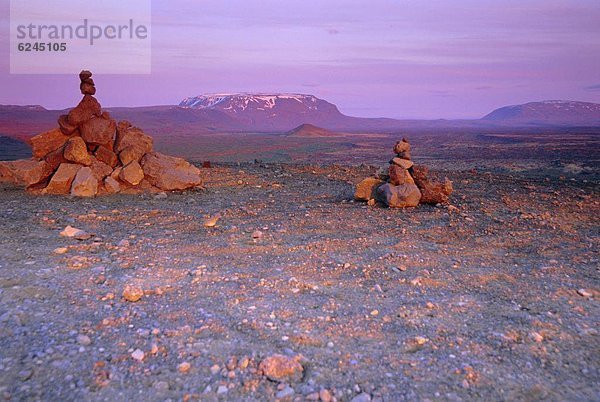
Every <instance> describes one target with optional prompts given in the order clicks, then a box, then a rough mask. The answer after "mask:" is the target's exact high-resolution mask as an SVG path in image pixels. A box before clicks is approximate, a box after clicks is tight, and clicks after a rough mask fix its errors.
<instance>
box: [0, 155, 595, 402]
mask: <svg viewBox="0 0 600 402" xmlns="http://www.w3.org/2000/svg"><path fill="white" fill-rule="evenodd" d="M372 171H373V169H372V168H370V167H340V166H303V165H263V164H247V165H239V166H220V167H216V168H212V169H204V170H203V173H204V174H205V176H206V190H205V191H195V192H188V193H181V194H167V196H166V197H160V196H159V197H156V196H152V195H141V196H140V195H118V196H113V197H100V198H97V199H90V200H81V199H72V198H66V197H35V196H31V195H28V194H26V193H24V192H22V191H21V190H19V189H14V188H11V187H2V188H0V202H1V204H2V208H1V210H0V223H1V225H0V226H1V228H2V231H1V232H0V398H4V399H6V400H61V401H66V400H109V401H113V400H186V401H188V400H225V399H226V400H261V401H262V400H275V399H280V400H284V401H291V400H319V399H320V400H324V401H327V400H337V401H350V400H353V398H356V399H355V401H368V400H380V401H382V400H383V401H402V400H411V401H413V400H437V399H441V400H561V401H562V400H578V401H583V400H598V399H600V387H599V386H598V378H600V372H599V371H600V369H599V364H598V362H600V342H599V340H598V327H597V325H598V322H599V319H600V308H599V304H598V297H599V294H600V293H599V291H600V284H599V280H598V258H599V256H598V249H599V244H598V243H599V238H598V227H599V226H598V223H599V222H598V220H599V219H598V217H599V216H600V197H599V192H598V185H597V184H594V183H589V182H588V183H584V182H581V181H571V180H559V179H550V180H544V179H543V178H540V179H523V178H519V177H518V176H509V175H502V174H495V173H494V174H492V173H477V172H467V171H463V172H460V171H456V172H445V174H447V175H448V176H449V177H450V179H452V180H453V181H454V183H455V195H453V198H452V205H453V206H452V207H448V206H438V207H434V206H422V207H419V208H417V209H409V210H390V209H387V208H383V207H381V206H377V205H376V206H373V207H369V206H366V205H365V204H362V203H355V202H353V201H352V194H353V183H356V182H358V181H359V180H360V179H361V178H363V177H365V176H366V175H368V174H369V173H370V172H372ZM442 173H444V172H442ZM217 215H218V217H219V219H218V220H217V222H216V224H215V225H214V226H212V227H206V226H205V222H206V221H207V219H209V218H211V217H215V216H217ZM209 220H210V219H209ZM213 221H214V219H213ZM67 225H71V226H73V227H76V228H78V229H82V230H84V231H86V232H88V233H90V234H93V235H94V236H92V237H91V238H89V239H87V240H76V239H74V238H67V237H62V236H60V235H59V233H60V231H61V230H62V229H64V228H65V227H66V226H67ZM127 286H129V289H130V290H131V289H133V290H136V289H140V290H141V291H143V295H142V297H141V298H140V299H139V300H138V301H136V302H132V301H127V300H126V299H125V298H124V297H123V292H124V290H125V288H126V287H127ZM274 354H282V355H284V356H289V357H293V358H294V359H296V360H297V361H299V362H300V363H301V364H302V366H303V369H304V371H303V373H302V374H303V376H302V378H301V379H296V380H293V381H292V380H290V381H285V380H284V381H272V380H270V379H268V378H266V377H265V376H264V375H262V373H261V370H259V367H258V366H259V363H260V362H261V361H262V360H263V359H264V358H266V357H268V356H271V355H274Z"/></svg>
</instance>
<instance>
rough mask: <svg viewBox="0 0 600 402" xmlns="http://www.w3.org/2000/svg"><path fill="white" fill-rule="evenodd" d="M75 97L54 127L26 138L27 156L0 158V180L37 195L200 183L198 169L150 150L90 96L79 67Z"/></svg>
mask: <svg viewBox="0 0 600 402" xmlns="http://www.w3.org/2000/svg"><path fill="white" fill-rule="evenodd" d="M79 78H80V80H81V84H80V90H81V93H82V94H83V99H82V100H81V102H80V103H79V104H78V105H77V106H76V107H75V108H74V109H72V110H71V111H70V112H69V113H68V114H66V115H62V116H60V117H59V119H58V126H59V127H58V128H56V129H53V130H50V131H48V132H45V133H42V134H39V135H36V136H35V137H33V138H31V139H30V140H29V141H28V142H29V145H30V146H31V149H32V154H33V158H31V159H25V160H18V161H11V162H0V181H3V182H12V183H14V184H17V185H23V186H25V187H27V189H28V190H31V191H33V192H36V193H39V194H71V195H74V196H80V197H93V196H96V195H101V194H114V193H119V192H126V193H140V192H162V191H172V190H185V189H189V188H193V187H196V186H200V185H201V179H200V170H199V169H198V168H196V167H195V166H193V165H191V164H190V163H188V162H187V161H185V160H183V159H181V158H176V157H172V156H167V155H163V154H161V153H158V152H155V151H153V140H152V138H151V137H150V136H148V135H146V134H145V133H144V132H143V131H142V130H141V129H139V128H137V127H134V126H132V125H131V123H129V122H127V121H120V122H119V123H117V122H116V121H115V120H114V119H111V117H110V115H109V114H108V112H106V111H104V112H103V111H102V108H101V106H100V103H98V101H97V100H96V98H95V97H94V95H95V93H96V86H95V85H94V80H93V79H92V73H91V72H89V71H82V72H81V73H80V74H79Z"/></svg>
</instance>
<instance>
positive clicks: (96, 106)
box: [67, 95, 102, 127]
mask: <svg viewBox="0 0 600 402" xmlns="http://www.w3.org/2000/svg"><path fill="white" fill-rule="evenodd" d="M101 114H102V110H101V106H100V103H99V102H98V101H97V100H96V98H94V97H93V96H92V95H84V96H83V99H82V100H81V102H79V104H78V105H77V106H75V108H73V109H72V110H71V111H70V112H69V114H68V116H67V120H68V122H69V124H71V125H72V126H75V127H79V125H80V124H82V123H84V122H86V121H88V120H90V119H91V118H92V117H98V116H100V115H101Z"/></svg>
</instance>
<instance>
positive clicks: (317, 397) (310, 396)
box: [306, 392, 319, 401]
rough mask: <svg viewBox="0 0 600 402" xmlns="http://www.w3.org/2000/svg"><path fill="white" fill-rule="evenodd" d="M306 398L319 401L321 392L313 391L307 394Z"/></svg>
mask: <svg viewBox="0 0 600 402" xmlns="http://www.w3.org/2000/svg"><path fill="white" fill-rule="evenodd" d="M306 400H307V401H318V400H319V393H318V392H313V393H312V394H308V395H306Z"/></svg>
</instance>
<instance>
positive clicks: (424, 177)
mask: <svg viewBox="0 0 600 402" xmlns="http://www.w3.org/2000/svg"><path fill="white" fill-rule="evenodd" d="M411 172H412V175H413V178H414V179H415V184H416V185H417V187H419V190H421V194H422V197H421V202H422V203H423V204H445V203H447V202H448V201H449V199H450V195H451V194H452V191H453V188H452V182H451V181H450V180H448V179H447V178H444V182H443V183H441V182H439V181H438V180H436V179H435V178H431V177H430V174H429V169H428V168H427V167H426V166H419V165H415V166H413V167H412V169H411Z"/></svg>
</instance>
